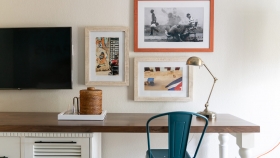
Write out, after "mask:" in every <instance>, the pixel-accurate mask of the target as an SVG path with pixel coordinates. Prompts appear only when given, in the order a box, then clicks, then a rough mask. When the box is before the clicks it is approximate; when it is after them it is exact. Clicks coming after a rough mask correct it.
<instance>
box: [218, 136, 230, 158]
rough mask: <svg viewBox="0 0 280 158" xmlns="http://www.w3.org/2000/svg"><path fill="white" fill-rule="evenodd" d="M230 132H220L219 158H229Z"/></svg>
mask: <svg viewBox="0 0 280 158" xmlns="http://www.w3.org/2000/svg"><path fill="white" fill-rule="evenodd" d="M228 136H229V134H228V133H219V141H220V145H219V158H228V139H229V137H228Z"/></svg>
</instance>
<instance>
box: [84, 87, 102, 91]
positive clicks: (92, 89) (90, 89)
mask: <svg viewBox="0 0 280 158" xmlns="http://www.w3.org/2000/svg"><path fill="white" fill-rule="evenodd" d="M87 90H88V91H101V90H100V89H95V88H94V87H88V88H87Z"/></svg>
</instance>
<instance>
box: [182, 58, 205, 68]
mask: <svg viewBox="0 0 280 158" xmlns="http://www.w3.org/2000/svg"><path fill="white" fill-rule="evenodd" d="M186 64H187V65H193V66H202V65H203V64H204V63H203V61H202V60H201V59H200V58H199V57H195V56H193V57H190V58H189V59H188V60H187V63H186Z"/></svg>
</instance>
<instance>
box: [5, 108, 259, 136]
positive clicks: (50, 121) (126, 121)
mask: <svg viewBox="0 0 280 158" xmlns="http://www.w3.org/2000/svg"><path fill="white" fill-rule="evenodd" d="M57 115H58V113H47V112H0V132H116V133H120V132H121V133H145V132H146V122H147V120H148V119H149V118H150V117H152V116H154V115H155V114H152V113H108V114H107V116H106V118H105V120H104V121H61V120H57ZM203 126H204V121H203V120H201V119H198V118H196V117H193V119H192V126H191V131H190V132H191V133H200V132H201V131H202V129H203ZM150 131H151V132H154V133H165V132H167V131H168V127H167V118H160V119H158V120H155V121H154V122H153V123H151V126H150ZM206 132H207V133H259V132H260V126H258V125H255V124H253V123H250V122H248V121H245V120H243V119H240V118H238V117H235V116H233V115H230V114H217V118H216V119H215V120H214V121H213V120H209V124H208V128H207V131H206Z"/></svg>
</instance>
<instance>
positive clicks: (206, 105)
mask: <svg viewBox="0 0 280 158" xmlns="http://www.w3.org/2000/svg"><path fill="white" fill-rule="evenodd" d="M203 65H204V66H205V68H206V69H207V70H208V72H209V73H210V74H211V76H212V77H213V79H214V83H213V85H212V88H211V91H210V94H209V97H208V99H207V102H206V104H205V107H206V109H205V110H208V108H207V107H208V105H209V100H210V97H211V94H212V91H213V88H214V86H215V83H216V81H217V80H218V79H217V78H216V77H215V76H214V75H213V74H212V73H211V71H210V70H209V69H208V67H207V66H206V65H205V64H203Z"/></svg>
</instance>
